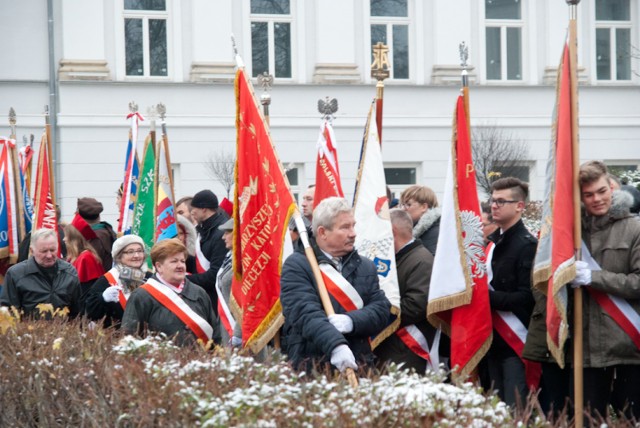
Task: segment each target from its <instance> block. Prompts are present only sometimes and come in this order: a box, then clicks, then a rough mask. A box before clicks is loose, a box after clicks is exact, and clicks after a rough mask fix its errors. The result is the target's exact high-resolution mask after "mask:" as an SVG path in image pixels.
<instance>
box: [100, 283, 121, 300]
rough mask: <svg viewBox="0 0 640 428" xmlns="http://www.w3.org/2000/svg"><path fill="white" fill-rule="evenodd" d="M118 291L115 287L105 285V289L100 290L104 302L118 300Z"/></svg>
mask: <svg viewBox="0 0 640 428" xmlns="http://www.w3.org/2000/svg"><path fill="white" fill-rule="evenodd" d="M119 293H120V290H118V288H117V287H111V286H109V287H107V289H106V290H104V291H103V292H102V298H103V299H104V301H105V302H114V303H117V302H118V294H119Z"/></svg>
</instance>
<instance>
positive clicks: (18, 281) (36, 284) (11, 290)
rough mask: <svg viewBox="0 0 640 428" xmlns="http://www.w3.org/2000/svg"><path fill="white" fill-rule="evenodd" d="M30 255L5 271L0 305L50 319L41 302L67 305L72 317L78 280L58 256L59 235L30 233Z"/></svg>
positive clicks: (44, 231) (76, 311)
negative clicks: (41, 307)
mask: <svg viewBox="0 0 640 428" xmlns="http://www.w3.org/2000/svg"><path fill="white" fill-rule="evenodd" d="M31 252H32V254H33V255H32V256H31V257H29V258H28V259H27V260H25V261H23V262H20V263H18V264H16V265H14V266H12V267H11V268H9V270H8V271H7V274H6V276H5V278H4V284H3V287H2V293H1V295H0V305H2V306H13V307H15V308H16V309H18V310H21V311H23V312H24V315H26V316H32V317H35V318H45V319H51V318H52V314H50V313H46V312H45V313H43V312H41V311H40V309H39V308H38V305H40V304H50V305H51V307H52V309H53V310H56V309H61V310H62V309H63V308H67V309H68V310H69V315H70V316H71V317H75V316H77V315H79V312H80V281H79V280H78V273H77V272H76V269H75V268H74V267H73V266H72V265H71V264H70V263H67V262H65V261H64V260H62V259H59V258H58V235H57V233H56V232H54V231H53V230H50V229H38V230H36V231H34V232H33V233H32V234H31Z"/></svg>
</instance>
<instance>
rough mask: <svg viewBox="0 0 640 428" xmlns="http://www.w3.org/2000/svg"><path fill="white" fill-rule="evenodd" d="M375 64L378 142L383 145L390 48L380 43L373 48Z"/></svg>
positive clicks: (372, 71) (373, 75)
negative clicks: (385, 91)
mask: <svg viewBox="0 0 640 428" xmlns="http://www.w3.org/2000/svg"><path fill="white" fill-rule="evenodd" d="M372 50H373V63H371V77H373V78H374V79H376V80H377V81H378V83H376V125H378V140H379V141H380V145H382V104H383V98H384V79H386V78H387V77H389V76H390V74H391V73H390V71H389V70H390V69H391V64H390V63H389V47H388V46H387V45H385V44H383V43H382V42H378V43H376V44H375V45H373V47H372Z"/></svg>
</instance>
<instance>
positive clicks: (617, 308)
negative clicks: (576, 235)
mask: <svg viewBox="0 0 640 428" xmlns="http://www.w3.org/2000/svg"><path fill="white" fill-rule="evenodd" d="M582 260H583V261H585V262H587V264H588V265H589V268H590V269H591V270H595V271H598V270H602V268H601V267H600V265H598V262H596V261H595V259H594V258H593V257H592V256H591V253H590V252H589V249H588V248H587V246H586V245H585V243H584V242H582ZM586 289H587V291H588V292H589V295H590V296H591V297H592V298H593V300H595V301H596V303H598V305H600V307H601V308H602V309H604V311H605V312H606V313H607V314H608V315H609V316H610V317H611V318H613V320H614V321H615V322H616V324H618V326H620V328H621V329H622V331H624V332H625V333H626V334H627V335H628V336H629V337H630V338H631V341H632V342H633V343H634V344H635V345H636V347H637V348H638V349H640V315H639V314H638V313H637V312H636V311H635V309H633V307H632V306H631V305H630V304H629V302H627V301H626V300H625V299H623V298H621V297H618V296H613V295H611V294H608V293H605V292H603V291H599V290H594V289H593V288H591V287H586Z"/></svg>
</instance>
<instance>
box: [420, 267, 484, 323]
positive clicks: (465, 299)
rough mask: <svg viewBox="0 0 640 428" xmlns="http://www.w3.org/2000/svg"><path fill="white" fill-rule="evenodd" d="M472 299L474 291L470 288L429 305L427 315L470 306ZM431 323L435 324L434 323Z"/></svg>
mask: <svg viewBox="0 0 640 428" xmlns="http://www.w3.org/2000/svg"><path fill="white" fill-rule="evenodd" d="M465 262H466V261H465ZM472 298H473V290H472V289H470V288H469V289H467V290H465V291H462V292H460V293H458V294H453V295H451V296H445V297H440V298H438V299H435V300H431V301H429V303H427V313H428V314H432V313H434V312H444V311H449V310H451V309H454V308H457V307H459V306H462V305H468V304H469V303H471V299H472ZM427 319H429V317H427ZM431 323H432V324H433V322H431ZM434 325H435V324H434Z"/></svg>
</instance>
